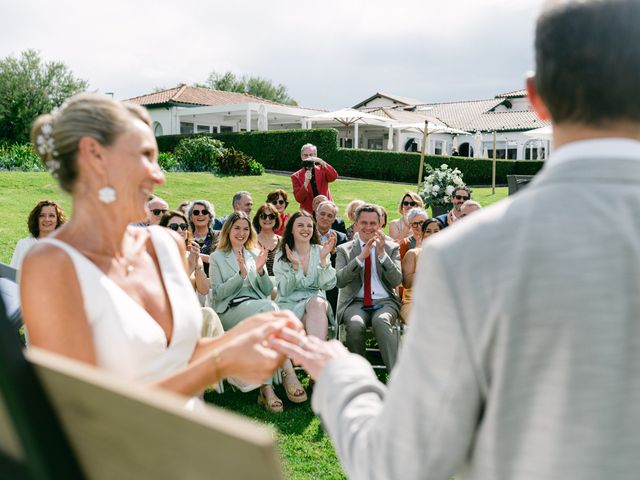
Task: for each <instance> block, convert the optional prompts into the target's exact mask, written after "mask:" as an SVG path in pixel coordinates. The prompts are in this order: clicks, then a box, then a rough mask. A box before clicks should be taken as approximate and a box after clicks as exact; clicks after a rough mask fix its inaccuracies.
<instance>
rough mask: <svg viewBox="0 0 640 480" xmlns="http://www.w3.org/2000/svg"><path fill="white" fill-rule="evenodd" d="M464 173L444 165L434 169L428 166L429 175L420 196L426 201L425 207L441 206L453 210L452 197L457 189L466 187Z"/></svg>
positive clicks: (425, 179) (426, 176)
mask: <svg viewBox="0 0 640 480" xmlns="http://www.w3.org/2000/svg"><path fill="white" fill-rule="evenodd" d="M464 185H465V184H464V181H463V180H462V172H461V171H460V170H458V169H457V168H454V169H452V168H449V165H447V164H446V163H443V164H442V165H440V168H437V169H435V170H434V169H433V168H432V167H431V165H427V174H426V175H425V177H424V183H423V184H422V190H421V191H420V196H421V197H422V200H424V205H425V207H433V206H439V207H443V208H446V209H449V208H451V195H452V194H453V192H455V191H456V189H458V188H460V187H464Z"/></svg>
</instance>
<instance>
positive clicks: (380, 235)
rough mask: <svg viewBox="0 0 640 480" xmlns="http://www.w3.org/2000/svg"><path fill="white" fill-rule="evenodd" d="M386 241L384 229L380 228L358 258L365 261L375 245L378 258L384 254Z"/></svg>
mask: <svg viewBox="0 0 640 480" xmlns="http://www.w3.org/2000/svg"><path fill="white" fill-rule="evenodd" d="M385 241H386V236H385V234H384V232H383V231H382V230H378V231H377V232H375V234H374V235H373V236H372V237H371V238H370V239H369V241H367V242H366V243H365V245H364V247H363V248H362V252H360V255H358V260H360V261H361V262H364V261H365V259H366V258H367V257H368V256H369V255H370V254H371V248H372V247H374V246H375V250H376V256H377V257H378V258H380V257H383V256H384V244H385Z"/></svg>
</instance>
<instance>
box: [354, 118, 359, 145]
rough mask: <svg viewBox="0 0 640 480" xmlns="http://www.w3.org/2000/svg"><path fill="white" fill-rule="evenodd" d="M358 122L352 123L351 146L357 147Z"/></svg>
mask: <svg viewBox="0 0 640 480" xmlns="http://www.w3.org/2000/svg"><path fill="white" fill-rule="evenodd" d="M358 140H359V139H358V122H356V123H354V124H353V148H358Z"/></svg>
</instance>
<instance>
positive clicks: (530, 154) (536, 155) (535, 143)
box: [524, 140, 547, 160]
mask: <svg viewBox="0 0 640 480" xmlns="http://www.w3.org/2000/svg"><path fill="white" fill-rule="evenodd" d="M546 153H547V152H546V151H545V142H542V141H540V140H529V141H528V142H527V143H525V145H524V159H525V160H544V159H545V158H546V157H547V155H546Z"/></svg>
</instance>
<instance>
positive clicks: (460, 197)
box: [453, 195, 470, 200]
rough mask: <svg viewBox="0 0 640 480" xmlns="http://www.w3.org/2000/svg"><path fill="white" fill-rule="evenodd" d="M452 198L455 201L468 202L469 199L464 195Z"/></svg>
mask: <svg viewBox="0 0 640 480" xmlns="http://www.w3.org/2000/svg"><path fill="white" fill-rule="evenodd" d="M453 198H455V199H456V200H469V198H470V197H468V196H466V195H454V196H453Z"/></svg>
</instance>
